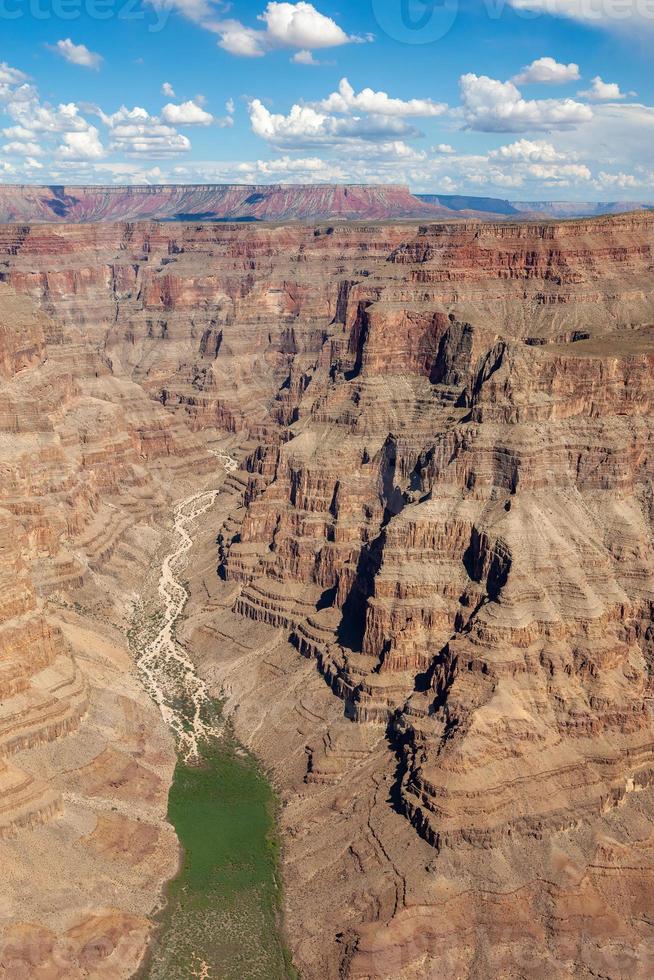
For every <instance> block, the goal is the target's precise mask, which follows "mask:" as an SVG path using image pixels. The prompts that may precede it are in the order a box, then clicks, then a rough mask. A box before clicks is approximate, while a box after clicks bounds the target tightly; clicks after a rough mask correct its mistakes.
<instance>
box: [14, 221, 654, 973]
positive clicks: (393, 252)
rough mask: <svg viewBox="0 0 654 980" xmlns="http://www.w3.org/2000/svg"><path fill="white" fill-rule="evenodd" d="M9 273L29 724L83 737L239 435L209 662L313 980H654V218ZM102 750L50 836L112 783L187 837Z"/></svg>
mask: <svg viewBox="0 0 654 980" xmlns="http://www.w3.org/2000/svg"><path fill="white" fill-rule="evenodd" d="M0 252H1V253H2V256H1V258H0V279H2V280H3V282H4V286H3V290H2V297H0V298H4V302H5V307H7V306H11V304H14V305H15V307H16V309H17V310H18V309H19V308H20V309H22V310H27V311H28V312H27V314H21V316H20V317H17V322H18V323H19V324H24V326H20V329H17V330H16V331H15V333H12V331H11V330H9V331H7V330H6V329H5V331H4V332H3V330H2V329H0V364H1V365H2V371H3V372H4V374H3V377H4V379H5V380H3V383H2V386H1V387H0V423H1V425H2V431H3V433H4V436H3V439H4V442H3V446H4V447H6V448H7V456H6V459H7V460H11V464H10V465H8V466H6V467H3V469H2V470H0V480H2V481H3V482H2V498H1V499H2V506H3V509H4V510H5V511H6V514H7V518H6V519H7V521H8V523H9V526H10V527H11V528H16V529H17V530H16V531H13V530H12V531H10V532H9V533H8V534H7V535H6V538H7V540H8V541H9V544H8V545H6V547H8V548H10V549H11V550H12V555H13V557H12V558H11V562H12V566H11V567H12V568H15V569H18V570H19V571H17V572H15V574H13V576H12V590H13V591H12V594H13V598H11V599H10V602H9V603H8V605H7V611H6V614H5V620H6V622H7V627H8V630H9V632H8V633H7V634H6V641H5V646H6V649H7V650H8V651H9V653H8V655H7V657H6V666H5V667H3V672H2V673H1V674H0V683H2V684H4V685H5V687H6V690H7V692H8V703H9V704H11V702H12V700H13V699H19V700H18V701H16V702H15V703H16V704H17V705H25V704H27V703H29V704H32V703H33V704H35V705H38V704H40V703H41V702H48V699H49V698H56V700H57V701H61V702H62V703H61V704H60V705H59V709H60V710H61V711H62V712H65V711H67V710H70V712H71V716H70V726H71V734H69V735H67V737H66V739H65V740H64V741H61V742H59V741H57V742H56V743H54V744H55V745H56V746H57V747H58V746H60V745H65V744H67V742H68V740H69V739H70V738H74V737H75V736H74V731H73V729H74V726H76V725H77V726H79V725H84V724H85V723H86V722H85V720H84V719H85V718H87V719H88V718H89V717H90V713H91V712H92V709H91V708H89V707H88V706H86V702H85V698H88V697H89V696H90V701H89V704H92V703H93V684H92V683H90V680H89V673H88V671H87V672H86V678H87V680H86V684H87V685H88V686H89V687H90V695H89V694H88V691H87V693H86V694H85V687H84V681H83V678H82V680H81V681H80V687H79V693H78V694H73V693H71V692H74V691H77V690H78V689H77V688H75V684H76V683H77V682H76V680H75V678H76V677H77V674H76V673H75V671H76V670H79V671H80V673H81V674H82V675H84V673H85V672H84V670H83V669H82V670H80V661H81V658H80V655H79V653H80V649H83V648H84V647H85V642H83V641H86V640H88V639H90V636H89V630H90V633H91V635H95V636H96V637H97V632H96V633H94V631H93V629H90V628H89V627H88V625H85V622H86V620H85V619H84V617H85V616H87V615H89V611H91V612H92V615H93V617H96V618H95V620H94V621H95V622H96V624H97V617H101V616H104V617H106V618H107V619H109V620H110V621H111V623H112V624H114V626H113V627H112V628H116V627H117V625H119V624H120V622H124V620H125V619H126V618H127V617H126V613H125V605H124V602H125V599H124V595H125V592H126V591H127V592H129V591H130V590H131V591H134V590H135V589H137V588H138V575H139V573H138V571H136V570H137V569H139V568H142V567H143V566H144V564H146V563H147V561H148V560H150V558H151V556H152V554H153V551H154V550H155V549H156V541H157V533H159V532H158V531H157V520H158V519H159V518H158V517H157V515H158V514H161V513H162V512H163V511H164V510H165V508H166V506H167V504H168V503H169V501H170V500H171V498H172V497H173V496H174V493H175V487H177V486H182V485H185V486H188V485H189V483H190V482H193V481H196V482H197V483H198V485H204V483H202V481H204V480H206V479H207V478H210V477H211V474H212V466H214V467H215V463H216V461H215V459H213V460H212V457H211V455H210V453H209V452H208V451H207V445H208V446H209V448H211V442H212V440H214V439H216V438H217V437H218V436H221V437H224V436H225V435H226V434H229V435H231V437H232V438H233V439H234V441H237V442H238V443H239V445H241V446H242V447H243V452H242V459H243V462H242V466H241V469H240V470H239V471H238V472H236V473H234V474H230V475H229V477H228V479H227V481H226V483H225V486H224V491H223V494H222V495H221V504H220V507H221V510H220V513H221V515H222V516H221V518H220V523H218V521H217V519H216V523H215V524H214V523H212V524H209V525H207V526H206V527H205V528H204V529H203V531H202V535H201V539H200V541H199V543H198V548H197V551H196V561H195V562H193V563H192V566H191V572H190V574H191V580H192V581H191V584H192V601H191V605H190V606H189V610H188V621H187V625H186V627H185V631H184V633H185V639H186V641H187V644H188V648H189V649H190V650H191V652H194V653H195V656H196V657H197V659H198V662H200V664H201V666H202V669H203V670H204V672H205V673H206V676H207V677H208V678H209V679H210V680H211V682H212V683H213V684H214V685H215V689H216V691H223V692H224V693H225V694H226V695H227V697H228V704H229V705H231V707H232V709H233V711H234V719H235V724H236V726H237V730H238V731H239V734H240V735H241V736H242V737H243V738H244V739H245V740H246V741H248V743H249V744H250V745H251V746H252V747H253V748H254V749H255V750H256V751H257V752H258V753H259V754H260V755H261V756H262V757H263V758H264V760H265V762H266V763H267V764H268V765H269V767H270V768H271V771H272V772H273V773H274V776H275V779H276V781H277V783H278V785H279V788H280V791H281V793H282V796H283V799H284V803H285V807H284V811H283V816H282V830H283V833H284V837H285V845H286V846H285V858H284V861H285V865H284V869H285V878H286V882H287V899H286V905H287V916H288V928H289V941H290V943H291V946H292V948H293V950H294V953H295V957H296V962H297V965H298V967H299V968H300V970H301V972H302V974H303V975H305V976H307V977H313V976H315V977H318V976H320V977H332V976H333V977H337V976H349V977H353V978H354V977H361V978H363V977H402V978H407V980H408V978H410V977H411V978H417V977H433V976H439V977H441V976H442V977H459V976H470V977H485V976H511V975H521V976H530V977H532V976H534V977H535V976H557V977H559V976H560V977H572V976H575V977H578V976H594V975H605V976H611V977H613V976H616V977H617V976H623V975H626V974H627V973H629V974H630V975H633V976H642V977H646V976H649V975H650V974H651V965H652V955H653V953H652V949H653V948H654V946H653V944H654V935H653V934H652V930H651V926H650V923H649V914H648V908H649V906H650V904H651V898H652V894H653V892H654V879H653V865H652V859H651V854H652V848H651V840H652V839H654V838H653V834H654V827H652V822H651V810H652V805H651V804H652V793H653V790H652V773H653V772H654V757H653V741H654V740H653V730H652V716H651V705H652V698H654V692H653V691H652V646H651V641H652V627H651V622H652V603H653V599H654V582H653V580H652V574H653V572H652V570H653V568H654V564H653V553H652V549H653V536H652V534H653V527H652V513H653V507H652V479H651V477H652V474H651V452H650V443H651V425H652V423H651V419H652V411H651V400H652V382H651V376H652V365H653V363H654V280H653V279H652V272H653V269H654V217H653V216H651V215H627V216H618V217H615V218H606V219H605V218H602V219H597V220H592V221H575V222H568V223H562V224H554V223H525V224H520V225H512V224H504V225H502V224H496V225H491V224H488V225H484V224H478V223H461V224H452V225H429V226H424V227H418V226H410V225H402V226H398V225H390V226H381V225H371V226H365V225H340V226H339V225H319V226H315V227H292V228H291V227H287V226H277V227H267V226H203V225H175V226H166V225H156V224H131V225H98V226H93V227H89V226H84V227H82V226H62V227H57V228H51V227H34V228H30V227H26V226H5V227H4V228H2V229H1V230H0ZM26 304H28V305H26ZM30 310H31V312H30ZM7 336H9V337H13V336H15V338H16V339H15V340H14V341H13V342H10V343H7V341H6V340H4V341H3V337H7ZM3 452H4V450H3ZM4 458H5V457H4V456H3V459H4ZM146 524H147V525H148V526H147V527H146ZM216 537H217V540H218V553H217V555H216V552H215V546H216ZM21 542H22V544H21ZM216 566H218V573H219V574H218V575H216ZM21 569H22V570H21ZM95 576H100V579H99V580H98V581H96V583H95V585H93V581H94V578H95ZM109 580H111V582H112V586H111V596H110V597H109V598H104V600H101V598H100V596H99V595H98V591H100V592H101V591H102V588H101V586H105V587H106V583H107V582H108V581H109ZM21 583H23V585H21ZM80 597H82V599H83V600H84V606H83V608H81V609H80V610H77V609H76V608H75V606H74V603H75V602H78V603H80ZM121 597H122V598H121ZM55 602H56V603H57V606H56V611H55V608H54V603H55ZM119 610H122V613H120V612H119ZM53 611H55V612H56V614H55V615H53ZM80 616H81V617H82V618H81V621H80ZM14 621H15V622H14ZM21 630H24V631H27V632H23V633H21ZM57 630H59V632H57ZM96 630H97V626H96ZM39 631H40V632H39ZM3 635H4V634H3ZM112 635H113V636H115V635H116V634H112ZM21 636H22V637H23V639H21ZM25 637H31V638H32V639H25ZM35 637H38V639H35ZM0 642H1V641H0ZM96 642H97V640H96ZM39 644H40V646H39ZM28 647H29V650H30V653H29V655H28V653H27V650H28ZM2 649H4V647H3V648H2ZM32 649H33V650H34V651H35V653H34V655H32V652H31V651H32ZM37 650H40V651H41V652H39V653H36V651H37ZM3 663H4V661H3ZM75 664H77V667H75ZM16 665H18V666H16ZM71 665H72V666H71ZM93 679H94V674H93V671H91V680H93ZM95 684H96V685H98V684H99V682H98V680H97V676H96V677H95ZM104 684H107V681H106V680H102V683H101V684H99V686H100V687H102V685H104ZM48 685H50V686H48ZM55 687H56V689H57V690H56V692H54V688H55ZM130 696H131V697H135V695H134V694H133V692H132V694H131V695H130ZM39 698H40V699H41V701H39ZM64 701H66V703H67V704H68V703H69V704H70V708H67V707H65V705H64V704H63V702H64ZM3 703H4V702H3ZM48 703H49V702H48ZM21 710H24V709H21ZM38 710H39V711H40V710H45V709H40V708H39V709H38ZM130 710H135V709H130ZM142 710H143V711H145V710H146V709H145V708H143V709H142ZM18 713H19V712H18V711H17V712H16V713H15V715H16V716H17V715H18ZM12 717H14V716H12ZM38 723H39V724H41V722H38ZM1 724H2V719H0V725H1ZM121 724H122V722H121ZM7 727H8V728H9V727H10V725H9V724H8V725H7ZM139 730H140V731H141V732H142V736H141V741H140V742H139V745H140V746H141V750H142V751H143V752H144V753H146V758H148V756H147V753H148V752H149V751H150V738H151V737H152V735H151V733H152V732H158V729H157V726H156V724H155V722H154V721H153V720H152V719H151V718H150V717H149V716H148V719H147V720H144V721H143V722H142V724H141V727H140V729H139ZM149 733H150V734H149ZM54 735H55V733H54V732H53V736H54ZM2 737H4V736H2V728H1V727H0V738H2ZM7 737H8V738H9V739H11V736H7ZM57 737H58V734H57ZM159 738H160V736H159V735H156V736H155V740H156V739H159ZM3 744H4V743H3ZM48 744H51V743H48ZM95 744H96V745H97V750H98V751H97V752H96V754H95V755H94V756H93V758H92V759H85V760H83V761H84V764H80V763H78V764H77V765H76V766H75V767H71V766H66V767H65V768H66V772H70V771H71V769H72V768H75V773H76V774H75V775H74V777H73V776H67V777H66V779H65V780H63V782H62V781H60V780H55V783H56V785H54V787H53V786H50V790H49V791H50V792H52V793H54V794H55V796H56V793H57V792H58V793H59V797H57V798H56V799H53V809H52V811H51V813H48V814H45V816H44V818H43V819H46V818H47V817H48V816H51V815H53V814H56V813H60V812H61V809H59V810H57V807H59V808H61V805H62V804H61V800H62V799H63V806H64V811H63V812H64V819H65V814H66V805H67V795H66V794H69V795H71V794H72V796H73V797H74V799H75V800H78V799H79V797H80V794H82V793H86V794H87V795H89V794H90V795H91V796H92V797H93V798H95V795H97V794H98V793H99V792H100V789H99V787H101V786H103V785H105V784H106V781H109V782H110V783H115V782H118V784H119V786H120V787H121V793H125V794H129V793H130V791H131V790H130V787H132V786H136V785H138V786H143V785H146V784H147V785H151V786H152V799H153V800H154V801H155V804H153V805H156V806H158V805H159V801H160V800H161V799H163V796H164V795H165V772H164V770H165V765H164V763H163V761H162V760H163V758H164V757H163V756H157V758H158V759H159V762H157V765H159V766H160V768H159V769H158V770H157V769H156V766H155V763H154V762H153V761H150V762H149V763H147V765H146V767H147V768H148V770H149V772H150V771H151V770H154V771H155V772H156V774H157V776H158V778H159V779H160V782H157V781H156V780H154V779H150V777H148V778H147V779H144V774H143V772H142V770H141V769H139V770H138V771H137V770H134V769H133V768H132V767H130V765H128V764H127V762H126V761H125V759H124V758H118V759H117V758H116V757H115V753H113V752H112V750H111V749H108V748H107V746H106V743H101V740H99V741H98V742H97V743H95ZM157 744H160V743H159V742H158V743H157ZM16 748H18V745H17V744H16V743H14V748H12V749H11V751H7V753H6V754H5V755H3V757H2V764H3V765H5V766H6V770H7V772H16V771H18V770H19V769H20V770H21V771H23V770H24V771H25V772H26V773H29V772H31V771H32V770H30V769H29V767H28V766H27V765H26V763H25V762H24V760H23V753H22V751H15V749H16ZM30 751H32V750H30ZM49 751H51V752H52V757H53V758H54V757H57V758H58V759H59V752H60V750H59V748H57V749H56V751H55V750H49ZM159 751H160V752H161V751H163V749H161V748H160V750H159ZM39 758H40V757H39ZM150 758H151V757H150ZM28 761H29V759H28ZM81 761H82V760H80V762H81ZM143 764H144V763H143V762H139V765H141V766H143ZM4 771H5V770H0V779H2V778H3V772H4ZM34 772H36V768H35V769H34ZM6 778H7V779H9V778H14V777H9V776H8V777H6ZM16 778H18V777H16ZM12 785H13V784H12ZM16 785H17V783H16ZM61 786H63V787H64V788H63V790H62V788H61ZM25 792H26V793H27V794H29V792H30V790H29V788H26V790H25ZM34 792H35V793H37V790H36V789H35V790H34ZM44 792H45V791H44ZM45 798H47V792H46V797H45ZM126 799H127V797H125V798H123V804H122V806H123V807H124V806H125V802H126ZM130 805H131V804H130ZM16 812H18V808H17V811H16ZM119 812H120V813H121V814H122V815H124V816H127V812H128V811H126V810H124V809H121V810H120V811H119ZM149 824H150V826H153V825H154V826H156V821H155V820H154V818H153V816H152V814H150V817H149ZM22 826H25V825H24V824H23V825H22ZM123 829H124V828H122V829H121V828H120V827H115V826H113V824H112V825H111V826H109V825H108V824H106V822H98V825H97V827H96V829H95V830H93V829H91V828H90V827H89V833H88V834H87V835H86V837H85V838H84V840H85V841H86V840H88V842H89V844H88V846H89V847H91V848H93V849H95V850H94V852H95V851H98V850H99V851H100V852H101V853H103V854H104V853H106V848H110V849H111V848H113V847H118V846H119V845H118V844H117V843H116V841H117V840H120V839H122V837H121V835H122V832H123ZM19 830H20V827H18V826H17V831H19ZM22 832H23V833H24V832H27V833H31V831H29V830H28V831H22ZM98 835H100V837H102V841H100V840H99V839H98ZM16 840H19V841H20V840H21V837H20V834H19V836H18V837H17V838H16ZM91 841H94V844H90V842H91ZM112 842H113V843H112ZM2 846H3V847H4V846H5V845H4V844H3V845H2ZM105 904H107V903H105ZM114 904H115V909H116V910H115V912H114V913H113V914H116V915H118V914H119V913H120V914H121V915H122V914H127V912H126V910H125V908H124V907H121V906H120V905H119V904H116V903H114ZM146 906H147V903H145V902H144V905H143V908H145V907H146ZM98 909H99V905H98V906H96V911H95V912H94V915H100V912H99V911H98ZM39 914H41V913H39ZM39 914H37V912H35V913H34V915H33V917H32V920H29V919H28V920H27V921H31V923H32V924H31V926H30V928H36V925H35V923H37V924H38V923H41V925H39V928H41V927H43V928H47V929H49V930H51V931H52V930H53V929H54V928H55V926H56V929H58V930H59V932H57V935H58V936H63V935H65V934H67V933H66V930H70V929H78V930H79V929H80V928H81V926H80V925H79V922H78V923H77V924H71V922H65V923H64V922H63V921H62V922H58V923H45V925H43V923H44V919H43V917H41V918H39ZM93 921H94V922H95V919H94V920H93ZM121 921H122V920H121ZM144 921H145V923H146V925H145V926H143V924H142V922H141V920H139V922H141V925H138V924H134V923H131V924H130V925H129V928H130V929H131V928H134V929H137V930H138V929H139V928H145V929H146V931H147V919H145V920H144ZM8 922H9V925H8V926H7V931H6V935H7V936H8V937H9V938H8V939H6V940H5V941H6V942H9V943H10V944H11V943H15V942H16V941H17V940H16V939H15V936H16V929H18V928H19V921H18V919H17V918H16V917H15V916H14V918H13V919H11V920H8ZM20 928H22V926H20ZM56 929H55V932H56ZM58 941H59V940H58ZM12 948H13V947H12ZM121 962H122V961H121ZM125 962H126V961H125Z"/></svg>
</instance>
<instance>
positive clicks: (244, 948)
mask: <svg viewBox="0 0 654 980" xmlns="http://www.w3.org/2000/svg"><path fill="white" fill-rule="evenodd" d="M276 809H277V803H276V799H275V795H274V792H273V790H272V788H271V786H270V783H269V782H268V781H267V779H266V778H265V776H264V775H263V774H262V772H261V770H260V769H259V767H258V766H257V764H256V762H255V760H254V759H253V758H252V757H251V756H250V755H248V754H247V753H246V752H245V751H244V750H243V749H242V748H240V747H239V746H238V744H237V743H236V742H235V741H234V740H233V739H232V738H231V737H229V735H227V734H226V735H225V737H224V738H223V739H221V740H219V741H216V742H214V743H213V744H211V745H210V746H207V747H205V749H204V751H203V756H202V761H201V765H198V766H189V765H187V764H185V763H184V762H183V761H182V760H180V761H179V762H178V764H177V769H176V771H175V778H174V782H173V785H172V787H171V790H170V796H169V803H168V819H169V820H170V822H171V823H172V825H173V826H174V828H175V830H176V832H177V836H178V837H179V840H180V842H181V844H182V847H183V849H184V862H183V867H182V870H181V872H180V874H179V875H178V877H177V878H175V879H174V880H173V881H172V882H171V883H170V885H169V890H168V903H167V906H166V909H165V911H164V912H163V913H162V917H161V926H160V929H159V932H158V933H157V934H156V935H155V937H154V941H153V944H152V949H151V953H150V958H149V961H148V964H147V966H146V968H145V969H144V971H143V975H144V976H146V977H148V978H151V980H172V978H174V980H186V978H191V977H204V978H211V980H218V978H219V980H259V978H260V980H278V978H279V980H290V978H293V977H295V976H296V974H295V972H294V971H293V969H292V967H291V965H290V958H289V955H288V953H287V951H286V950H285V949H284V947H283V944H282V943H281V941H280V928H279V926H280V922H279V920H280V906H281V887H280V882H279V879H278V864H279V846H278V843H277V838H276V836H275V815H276Z"/></svg>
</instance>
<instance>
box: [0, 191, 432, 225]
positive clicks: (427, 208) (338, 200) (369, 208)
mask: <svg viewBox="0 0 654 980" xmlns="http://www.w3.org/2000/svg"><path fill="white" fill-rule="evenodd" d="M450 213H451V212H450V211H449V209H448V208H447V207H445V206H443V205H441V204H438V203H431V202H427V201H424V200H420V199H419V198H417V197H414V195H413V194H412V193H411V192H410V190H409V188H408V187H403V186H401V185H394V184H389V185H384V186H374V185H364V184H351V185H346V184H260V185H256V184H197V185H182V184H162V185H151V186H150V185H148V186H142V187H139V186H132V187H121V186H117V185H110V186H104V187H102V186H96V187H93V186H88V187H87V186H81V187H54V186H49V187H34V186H31V185H30V186H20V185H11V184H5V185H3V186H1V187H0V221H25V222H32V223H33V222H43V221H45V222H71V221H75V222H86V221H142V220H146V219H153V218H156V219H157V220H169V221H170V220H175V221H179V220H187V221H320V220H323V219H330V220H335V221H347V220H361V219H363V220H364V221H376V220H391V219H393V220H396V219H399V218H405V219H406V218H423V219H429V218H436V217H439V216H442V215H446V214H450Z"/></svg>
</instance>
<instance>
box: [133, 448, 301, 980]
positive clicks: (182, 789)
mask: <svg viewBox="0 0 654 980" xmlns="http://www.w3.org/2000/svg"><path fill="white" fill-rule="evenodd" d="M216 455H217V456H220V458H221V460H222V461H223V463H224V465H225V467H226V469H234V468H235V467H236V463H235V461H234V460H233V459H232V458H231V457H229V456H226V455H223V454H218V453H216ZM219 493H220V490H213V489H210V490H205V491H200V492H197V493H194V494H193V495H191V496H190V497H187V498H186V499H185V500H183V501H182V502H181V503H179V504H178V505H177V507H176V508H175V516H174V527H173V534H174V538H173V542H174V547H173V548H172V550H171V551H170V552H169V553H168V554H167V555H166V556H165V557H164V558H163V561H162V564H161V575H160V578H159V583H158V590H157V595H158V601H159V608H158V609H157V611H156V612H155V613H154V614H153V615H150V616H149V618H146V617H145V615H144V614H143V610H141V612H142V615H141V622H140V624H139V625H138V626H137V627H136V628H135V629H134V631H133V636H132V644H133V648H134V650H135V652H136V660H137V665H138V667H139V669H140V671H141V673H142V676H143V680H144V683H145V686H146V687H147V689H148V691H149V693H150V695H151V696H152V698H153V700H154V701H155V702H156V704H157V705H158V706H159V708H160V710H161V713H162V715H163V718H164V720H165V721H166V723H167V725H168V726H169V728H170V729H171V731H172V732H173V734H174V736H175V740H176V743H177V751H178V757H179V758H178V764H177V768H176V770H175V777H174V782H173V785H172V787H171V790H170V795H169V801H168V819H169V821H170V823H171V824H172V825H173V826H174V828H175V831H176V833H177V836H178V838H179V841H180V844H181V847H182V854H183V861H182V864H181V868H180V871H179V874H178V875H177V877H176V878H175V879H174V880H173V881H172V882H171V883H170V885H169V887H168V893H167V902H166V905H165V908H164V909H163V911H162V913H161V915H160V922H159V928H158V930H157V932H156V933H155V936H154V939H153V942H152V944H151V948H150V950H149V954H148V957H147V960H146V963H145V965H144V966H143V968H142V970H141V971H140V976H142V977H150V978H170V977H173V976H174V977H176V978H179V980H183V978H187V977H188V978H191V977H206V978H212V977H216V978H225V980H231V978H245V977H247V978H262V980H263V978H270V980H274V978H279V980H282V978H285V977H290V976H292V975H293V973H292V968H291V967H290V965H289V962H288V957H287V954H286V952H285V950H284V948H283V945H282V943H281V941H280V938H279V929H278V925H279V923H278V920H279V913H280V897H281V892H280V887H279V883H278V873H277V867H278V857H279V855H278V847H277V843H276V837H275V796H274V792H273V790H272V788H271V787H270V785H269V783H268V782H267V780H266V779H265V777H264V776H263V775H262V773H261V772H260V770H259V768H258V766H257V764H256V762H255V760H254V759H253V758H252V757H251V756H250V755H248V753H247V752H245V751H244V750H243V749H242V748H241V747H240V746H239V745H238V744H237V743H236V742H235V741H234V739H233V738H232V737H231V735H230V733H229V726H228V725H227V724H226V723H225V721H224V719H223V718H222V715H221V709H220V704H219V703H218V702H217V701H216V700H215V699H213V698H212V696H211V694H210V692H209V690H208V688H207V686H206V685H205V683H204V681H202V679H201V678H200V677H199V676H198V674H197V672H196V670H195V666H194V664H193V663H192V661H191V660H190V658H189V656H188V654H187V653H186V651H185V650H184V647H183V646H182V644H180V643H179V642H178V641H177V639H176V636H175V628H176V625H177V621H178V620H179V618H180V616H181V615H182V614H183V611H184V607H185V605H186V602H187V600H188V597H189V594H188V591H187V589H186V587H185V585H184V584H182V582H181V581H180V578H179V576H180V575H181V574H182V572H183V570H184V568H185V566H186V556H187V555H188V552H189V551H190V549H191V548H192V546H193V529H194V526H195V525H196V522H197V521H198V519H199V518H200V517H202V515H204V514H205V513H206V512H207V511H208V510H210V508H211V507H212V506H213V504H214V503H215V501H216V498H217V496H218V494H219Z"/></svg>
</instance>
